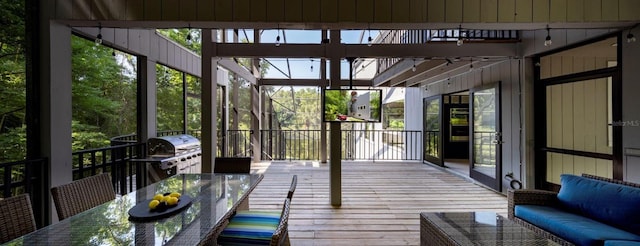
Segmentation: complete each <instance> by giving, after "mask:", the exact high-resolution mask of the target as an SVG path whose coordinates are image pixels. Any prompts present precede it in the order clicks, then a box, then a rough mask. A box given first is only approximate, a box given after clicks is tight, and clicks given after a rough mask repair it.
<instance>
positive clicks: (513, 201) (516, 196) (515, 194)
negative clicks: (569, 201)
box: [507, 174, 640, 245]
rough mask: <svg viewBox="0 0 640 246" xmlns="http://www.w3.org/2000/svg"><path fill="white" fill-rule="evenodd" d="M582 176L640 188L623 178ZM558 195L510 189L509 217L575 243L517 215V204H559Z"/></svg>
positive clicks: (552, 237) (544, 234)
mask: <svg viewBox="0 0 640 246" xmlns="http://www.w3.org/2000/svg"><path fill="white" fill-rule="evenodd" d="M582 176H583V177H585V178H590V179H596V180H601V181H605V182H610V183H615V184H621V185H626V186H632V187H638V188H640V184H635V183H631V182H626V181H622V180H614V179H610V178H604V177H599V176H595V175H591V174H582ZM557 195H558V193H557V192H553V191H546V190H509V191H508V192H507V202H508V205H507V206H508V208H507V209H508V210H507V212H508V217H509V219H511V220H513V221H515V222H516V223H518V224H520V225H522V226H524V227H526V228H529V229H531V230H533V231H535V232H536V233H538V234H540V235H542V236H544V237H546V238H548V239H551V240H553V241H555V242H557V243H559V244H560V245H573V244H571V243H569V242H567V241H565V240H564V239H562V238H560V237H558V236H556V235H554V234H552V233H550V232H548V231H545V230H544V229H542V228H539V227H537V226H535V225H533V224H531V223H529V222H527V221H525V220H522V219H520V218H518V217H516V216H515V206H516V205H524V204H528V205H557V204H558V203H559V202H558V198H557Z"/></svg>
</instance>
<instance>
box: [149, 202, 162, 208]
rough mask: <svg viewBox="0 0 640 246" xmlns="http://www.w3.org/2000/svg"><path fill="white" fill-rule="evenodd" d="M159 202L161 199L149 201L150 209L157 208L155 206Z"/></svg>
mask: <svg viewBox="0 0 640 246" xmlns="http://www.w3.org/2000/svg"><path fill="white" fill-rule="evenodd" d="M158 204H160V201H158V200H151V201H150V202H149V209H155V208H156V207H157V206H158Z"/></svg>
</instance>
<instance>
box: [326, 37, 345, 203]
mask: <svg viewBox="0 0 640 246" xmlns="http://www.w3.org/2000/svg"><path fill="white" fill-rule="evenodd" d="M330 37H331V42H330V44H329V47H328V50H329V52H328V53H329V54H330V59H331V60H330V65H331V69H330V72H331V75H330V77H331V88H340V59H341V57H340V55H339V54H338V49H339V44H340V30H331V33H330ZM329 129H330V137H331V153H330V160H331V161H330V166H329V178H330V181H329V184H330V190H329V192H330V200H331V205H332V206H341V205H342V144H341V141H342V132H341V127H340V122H331V123H330V126H329Z"/></svg>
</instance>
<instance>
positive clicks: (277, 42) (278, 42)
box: [276, 27, 280, 47]
mask: <svg viewBox="0 0 640 246" xmlns="http://www.w3.org/2000/svg"><path fill="white" fill-rule="evenodd" d="M276 47H280V27H278V36H277V37H276Z"/></svg>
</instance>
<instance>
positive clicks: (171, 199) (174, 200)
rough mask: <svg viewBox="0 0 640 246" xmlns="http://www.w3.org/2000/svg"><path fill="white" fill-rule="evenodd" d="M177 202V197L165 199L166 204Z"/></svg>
mask: <svg viewBox="0 0 640 246" xmlns="http://www.w3.org/2000/svg"><path fill="white" fill-rule="evenodd" d="M176 204H178V198H177V197H173V196H172V197H169V199H167V205H169V206H173V205H176Z"/></svg>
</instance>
